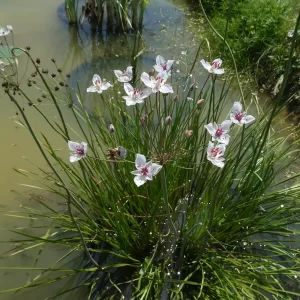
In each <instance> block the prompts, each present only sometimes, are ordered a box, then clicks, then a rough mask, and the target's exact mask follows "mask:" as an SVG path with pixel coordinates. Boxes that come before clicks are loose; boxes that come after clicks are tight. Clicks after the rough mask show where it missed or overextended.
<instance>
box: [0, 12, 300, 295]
mask: <svg viewBox="0 0 300 300" xmlns="http://www.w3.org/2000/svg"><path fill="white" fill-rule="evenodd" d="M299 22H300V18H299ZM20 51H21V49H20ZM22 51H24V53H25V54H26V55H27V57H28V59H29V60H30V61H31V62H32V65H33V68H34V74H35V77H39V78H40V79H41V80H40V84H39V86H38V87H39V88H38V89H37V92H40V91H41V92H42V93H43V95H46V98H43V99H46V100H45V101H47V104H53V105H54V107H55V109H56V110H57V114H58V116H59V119H57V118H54V119H52V117H47V114H46V112H45V111H43V108H44V107H45V106H44V107H43V106H42V105H41V103H40V102H39V101H34V100H33V99H32V98H31V97H30V96H29V95H28V94H27V91H26V90H24V89H23V88H22V86H21V85H20V83H19V81H18V77H16V76H14V74H12V76H5V74H4V75H2V73H0V74H1V78H2V80H3V87H4V90H5V93H6V95H7V97H8V99H9V100H10V101H12V103H13V104H14V105H15V106H16V107H17V109H18V112H19V114H20V119H19V120H18V122H19V123H21V124H22V125H23V127H25V128H26V129H28V130H29V132H30V134H31V135H32V137H33V139H34V141H35V143H36V146H37V148H38V149H39V150H40V152H41V154H42V156H43V158H44V159H45V162H46V163H47V167H48V168H47V170H44V169H42V168H40V167H39V168H38V171H37V172H33V171H24V170H21V169H18V170H17V171H18V172H19V173H21V174H24V175H26V176H27V175H28V174H30V176H31V177H35V178H36V179H37V180H38V182H39V183H38V185H37V187H38V188H39V189H44V190H45V191H47V192H49V193H51V194H53V195H56V196H58V197H59V198H60V199H61V205H62V206H63V207H64V208H65V209H61V206H59V207H58V208H52V207H50V206H49V205H48V203H46V202H45V201H40V200H38V201H39V202H40V203H41V204H42V205H43V208H44V210H42V211H39V210H36V209H33V208H32V207H25V212H20V215H21V216H23V215H24V214H25V215H26V214H27V213H28V214H29V215H30V216H31V217H34V218H40V219H42V220H48V221H50V225H49V224H47V225H45V226H44V227H43V226H40V224H38V225H36V226H35V225H34V226H32V229H33V230H34V229H36V234H34V233H32V234H28V233H26V232H24V231H23V230H22V229H20V230H15V231H17V232H18V233H19V234H20V235H21V236H23V237H24V238H23V239H20V240H14V241H13V242H14V243H20V244H17V245H15V246H14V247H13V249H11V250H10V251H8V252H7V253H5V254H3V256H5V255H10V254H11V253H24V252H26V251H28V250H29V249H32V248H35V247H41V250H40V251H41V252H42V251H43V249H44V248H45V247H46V246H47V245H53V244H57V245H58V244H59V245H60V246H62V247H65V248H66V249H68V253H67V254H66V255H63V256H62V258H61V259H60V260H59V261H58V262H57V263H56V264H54V265H53V266H47V267H44V268H35V267H32V268H28V269H31V270H34V271H40V272H41V273H40V275H38V276H36V274H35V275H34V277H31V278H29V280H28V281H27V283H26V284H25V285H24V287H23V288H30V287H35V286H39V285H45V284H51V283H53V282H56V281H59V280H61V279H62V278H74V277H75V276H76V275H77V274H78V273H81V274H82V275H84V276H82V277H81V278H80V279H78V281H77V282H76V284H74V286H72V287H70V288H66V289H65V290H63V291H61V292H60V293H59V295H57V296H58V297H64V296H65V295H66V294H67V293H74V295H75V296H76V295H77V294H75V293H76V292H77V289H80V288H87V289H88V291H87V295H86V298H87V299H93V300H94V299H121V298H125V299H149V300H150V299H228V300H232V299H269V298H270V297H273V298H274V299H284V298H286V299H292V297H295V296H297V295H299V278H300V272H299V268H300V261H299V257H300V256H299V255H300V250H299V249H298V248H297V247H299V246H297V244H295V241H297V240H298V241H299V230H298V229H297V228H296V225H297V224H299V213H300V207H299V200H300V183H299V175H300V174H299V173H298V172H295V173H292V174H293V175H292V176H288V177H286V176H285V173H286V171H287V170H290V171H291V172H294V171H292V170H293V169H292V168H293V166H294V165H295V164H296V163H299V151H298V148H297V143H298V142H299V139H296V140H294V141H293V142H289V143H288V139H289V138H290V136H288V137H287V138H283V137H281V136H280V135H278V132H276V131H274V130H273V124H275V123H276V120H277V118H278V116H279V113H280V112H281V111H282V109H284V106H282V105H281V102H280V99H277V101H275V102H273V103H271V104H270V107H269V109H268V110H267V111H266V113H265V114H260V113H259V112H260V109H258V110H255V109H254V108H253V107H250V108H249V107H247V110H249V109H252V110H253V111H254V112H253V114H254V115H255V122H254V117H252V116H249V115H248V116H247V115H246V114H245V113H244V112H243V110H242V105H241V103H240V102H237V101H236V102H235V103H233V102H234V101H235V100H239V99H232V98H230V97H228V91H229V88H230V86H228V85H227V83H226V82H224V84H223V88H222V90H221V93H220V94H217V93H216V91H215V90H216V80H217V76H216V74H217V73H218V72H217V73H216V72H215V71H216V70H219V73H220V69H219V67H220V64H218V65H217V64H215V65H214V68H215V69H214V72H209V74H208V77H207V81H206V82H205V84H204V85H203V86H202V87H201V89H199V90H198V89H196V88H194V89H192V90H191V92H189V93H188V94H186V93H185V92H184V91H181V90H180V86H181V83H179V84H178V85H177V86H176V83H174V82H172V81H171V80H170V82H172V85H171V84H170V85H169V84H166V80H167V79H168V77H169V76H172V69H170V70H163V72H160V73H158V74H156V75H155V74H151V76H150V75H149V74H148V73H146V72H143V73H142V75H141V77H140V79H141V80H140V81H139V82H134V84H135V86H136V85H140V86H139V88H138V89H135V88H133V87H132V86H131V85H130V84H129V83H122V82H121V83H120V82H115V83H114V85H113V86H111V85H110V84H109V83H108V82H107V83H103V81H101V79H100V77H99V76H98V75H95V76H94V78H93V86H92V87H90V88H88V90H87V92H88V91H97V92H98V93H95V94H93V95H94V97H95V98H96V99H101V103H102V104H103V107H101V109H100V108H99V106H97V105H96V106H95V107H93V109H92V110H91V111H88V110H87V109H86V108H85V102H84V98H85V97H86V96H87V94H86V93H85V91H81V90H80V89H78V91H77V94H76V99H75V98H74V96H73V94H72V93H71V91H70V89H69V87H67V86H66V85H65V84H64V85H62V86H61V88H60V89H59V90H57V89H56V88H57V85H56V84H55V83H56V79H55V78H52V77H51V76H48V75H47V73H45V72H43V71H42V70H43V69H42V67H41V65H40V61H39V63H36V62H35V61H34V60H33V58H32V57H31V55H30V53H29V52H28V51H27V50H22ZM153 63H155V62H154V61H153ZM164 63H165V61H164ZM156 66H157V62H156ZM288 67H289V64H288V66H287V72H288ZM159 71H160V69H159ZM209 71H212V70H211V69H210V70H209ZM5 72H7V71H5ZM171 79H172V78H171ZM195 80H196V79H195ZM285 83H286V81H285ZM37 84H38V83H37ZM123 85H124V89H125V91H123ZM103 87H105V88H103ZM103 90H106V91H105V93H102V91H103ZM174 90H176V94H177V95H176V96H175V97H174V96H172V92H173V91H174ZM283 90H284V84H283V86H282V91H281V93H280V95H282V94H283ZM16 91H17V92H18V93H15V92H16ZM125 93H126V94H127V96H123V95H124V94H125ZM188 97H189V98H192V99H194V101H186V100H187V98H188ZM23 99H25V100H27V101H28V103H30V109H35V110H36V111H37V113H39V114H40V116H41V117H42V118H43V120H44V121H45V123H46V124H47V125H48V126H49V130H52V131H53V132H55V133H56V134H57V138H58V140H57V141H55V142H50V141H49V139H48V138H47V136H46V135H40V134H38V133H37V132H36V131H35V130H34V128H33V127H32V125H31V122H30V119H29V116H28V115H27V112H26V111H24V110H23V109H22V106H21V105H20V101H23ZM123 99H125V101H126V103H124V101H123ZM198 99H200V100H199V101H200V102H199V101H198ZM204 99H205V101H204ZM76 101H78V102H76ZM242 101H243V105H244V107H245V104H244V99H243V98H242V99H241V102H242ZM97 103H99V101H97ZM133 104H138V105H134V106H131V105H133ZM232 105H233V109H231V110H230V108H231V107H232ZM128 106H131V107H128ZM46 107H47V106H46ZM67 109H68V110H69V111H67V112H66V110H67ZM67 114H68V115H70V114H71V115H72V119H73V121H74V123H75V125H73V126H71V125H70V124H71V123H69V122H68V123H67V122H66V116H67ZM230 114H231V120H232V123H231V122H230V121H228V120H226V121H223V122H222V120H224V117H226V116H228V115H230ZM74 123H73V124H74ZM234 123H236V124H238V125H241V124H243V126H235V124H234ZM218 124H220V125H218ZM229 127H231V128H229ZM229 130H230V141H229V137H228V136H227V132H229ZM75 135H76V137H75ZM79 137H80V138H79ZM75 138H76V140H78V139H79V140H81V141H84V142H81V143H77V142H72V140H75ZM211 140H212V141H211ZM60 142H61V143H62V144H63V145H64V147H63V148H61V147H58V146H57V143H60ZM61 143H60V144H61ZM67 145H68V146H69V149H70V150H71V156H70V162H69V159H68V149H67V148H68V147H67ZM120 145H122V146H120ZM87 149H88V152H87ZM225 149H226V151H225ZM141 153H142V154H141ZM146 157H147V159H146ZM147 161H148V162H147ZM134 167H135V168H136V170H134ZM133 170H134V171H133ZM132 175H135V177H132ZM14 215H16V213H15V212H14ZM43 229H44V230H45V232H46V234H42V236H41V230H43ZM291 245H292V247H291ZM75 250H80V251H79V253H78V255H79V256H80V257H83V258H84V259H83V261H82V262H81V264H80V265H74V263H73V265H69V266H68V267H64V266H63V263H64V262H66V260H67V258H68V256H69V255H70V254H71V253H73V252H74V251H75ZM38 255H39V256H40V254H38ZM39 256H38V257H39ZM38 257H37V260H38ZM58 270H60V271H64V272H65V274H64V275H63V276H61V275H57V276H56V277H55V278H54V279H53V278H51V279H48V278H47V277H46V276H45V275H47V274H48V273H50V272H51V273H53V274H56V273H55V272H57V271H58ZM78 282H79V283H78ZM19 289H20V288H19V287H16V288H15V289H10V290H9V291H17V290H19ZM77 297H78V296H77ZM288 297H290V298H288Z"/></svg>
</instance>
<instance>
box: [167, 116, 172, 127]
mask: <svg viewBox="0 0 300 300" xmlns="http://www.w3.org/2000/svg"><path fill="white" fill-rule="evenodd" d="M171 122H172V118H171V116H167V117H166V125H170V124H171Z"/></svg>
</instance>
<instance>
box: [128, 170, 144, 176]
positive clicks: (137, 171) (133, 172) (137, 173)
mask: <svg viewBox="0 0 300 300" xmlns="http://www.w3.org/2000/svg"><path fill="white" fill-rule="evenodd" d="M130 173H131V174H133V175H141V174H142V173H141V171H140V170H134V171H131V172H130Z"/></svg>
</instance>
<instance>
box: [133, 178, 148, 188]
mask: <svg viewBox="0 0 300 300" xmlns="http://www.w3.org/2000/svg"><path fill="white" fill-rule="evenodd" d="M133 180H134V183H135V184H136V185H137V186H141V185H143V184H144V183H145V182H146V181H147V180H146V176H144V175H138V176H135V177H134V179H133Z"/></svg>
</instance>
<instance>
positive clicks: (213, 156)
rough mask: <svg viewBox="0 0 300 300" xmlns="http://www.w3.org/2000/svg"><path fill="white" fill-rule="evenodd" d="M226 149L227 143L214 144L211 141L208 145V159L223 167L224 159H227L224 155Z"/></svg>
mask: <svg viewBox="0 0 300 300" xmlns="http://www.w3.org/2000/svg"><path fill="white" fill-rule="evenodd" d="M225 150H226V145H225V144H218V145H216V146H214V143H212V142H209V143H208V147H207V159H208V160H209V161H211V162H212V164H213V165H215V166H217V167H220V168H223V167H224V160H225V158H224V157H223V155H224V152H225Z"/></svg>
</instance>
